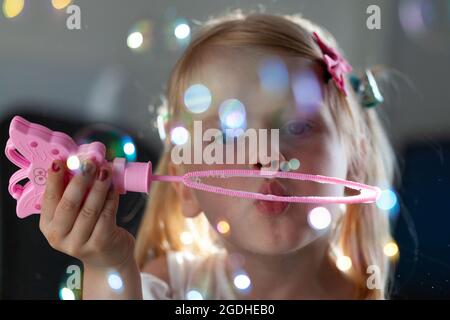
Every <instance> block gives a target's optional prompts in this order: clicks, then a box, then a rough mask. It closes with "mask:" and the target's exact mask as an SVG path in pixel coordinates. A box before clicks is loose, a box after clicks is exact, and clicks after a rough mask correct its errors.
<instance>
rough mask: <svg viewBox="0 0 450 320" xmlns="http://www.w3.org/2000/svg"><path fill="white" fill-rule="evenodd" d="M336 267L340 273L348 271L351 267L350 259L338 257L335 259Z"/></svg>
mask: <svg viewBox="0 0 450 320" xmlns="http://www.w3.org/2000/svg"><path fill="white" fill-rule="evenodd" d="M336 267H337V268H338V269H339V270H341V271H344V272H345V271H348V270H350V268H351V267H352V259H350V257H347V256H339V257H338V258H337V259H336Z"/></svg>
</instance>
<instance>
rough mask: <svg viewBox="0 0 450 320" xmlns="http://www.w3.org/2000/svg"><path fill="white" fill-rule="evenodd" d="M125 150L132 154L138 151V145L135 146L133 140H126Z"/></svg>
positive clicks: (126, 152)
mask: <svg viewBox="0 0 450 320" xmlns="http://www.w3.org/2000/svg"><path fill="white" fill-rule="evenodd" d="M123 152H125V154H127V155H132V154H134V153H135V152H136V147H135V146H134V144H133V142H126V143H125V144H124V145H123Z"/></svg>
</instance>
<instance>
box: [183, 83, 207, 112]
mask: <svg viewBox="0 0 450 320" xmlns="http://www.w3.org/2000/svg"><path fill="white" fill-rule="evenodd" d="M211 101H212V96H211V92H210V91H209V89H208V87H206V86H204V85H202V84H194V85H192V86H190V87H189V88H188V89H187V90H186V92H185V93H184V104H185V106H186V108H188V110H189V111H191V112H193V113H202V112H205V111H206V110H208V108H209V107H210V105H211Z"/></svg>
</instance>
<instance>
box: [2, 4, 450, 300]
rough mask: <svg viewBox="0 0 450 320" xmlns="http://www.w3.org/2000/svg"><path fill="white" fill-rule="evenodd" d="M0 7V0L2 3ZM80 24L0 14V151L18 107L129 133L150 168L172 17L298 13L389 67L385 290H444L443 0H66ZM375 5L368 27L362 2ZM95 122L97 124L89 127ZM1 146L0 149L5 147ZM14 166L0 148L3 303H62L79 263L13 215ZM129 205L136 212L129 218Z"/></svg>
mask: <svg viewBox="0 0 450 320" xmlns="http://www.w3.org/2000/svg"><path fill="white" fill-rule="evenodd" d="M2 2H3V1H2V0H0V3H2ZM72 3H73V4H77V5H78V6H79V7H80V8H81V25H82V28H81V30H68V29H67V28H66V18H67V16H68V15H67V14H66V13H65V10H56V9H54V8H53V7H52V4H51V1H50V0H38V1H29V0H28V1H25V7H24V10H23V12H22V13H21V14H20V15H19V16H17V17H15V18H13V19H7V18H6V17H5V16H4V15H3V14H2V13H1V12H0V135H1V136H0V145H2V146H4V145H5V144H6V140H7V137H8V126H9V121H10V120H11V118H12V116H13V115H16V114H20V115H22V116H24V117H26V118H27V119H29V120H30V121H33V122H38V123H41V124H43V125H46V126H48V127H50V128H52V129H53V130H61V131H64V132H66V133H68V134H70V135H75V134H80V132H82V129H83V128H86V127H90V128H92V126H94V127H93V128H94V129H91V131H90V133H91V134H92V135H94V136H95V135H96V134H98V135H97V136H98V137H100V133H99V132H100V131H99V130H100V127H99V126H98V125H100V124H108V125H110V126H113V128H114V130H112V131H114V132H116V133H117V134H119V135H120V134H122V135H123V134H128V135H130V136H132V137H133V138H134V139H135V144H136V147H137V148H136V150H137V157H138V158H137V160H138V161H148V160H151V161H152V162H154V163H156V161H157V159H158V156H159V152H160V150H161V143H160V140H159V136H158V132H157V130H156V129H155V127H154V122H155V119H156V109H155V108H154V107H151V106H155V105H157V104H158V102H159V95H160V94H161V93H162V91H163V89H164V85H165V82H166V80H167V78H168V75H169V71H170V69H171V67H172V66H173V64H174V63H175V61H176V59H177V57H178V56H179V55H180V54H181V52H182V50H183V43H181V42H177V40H176V39H175V38H174V36H173V28H174V26H175V25H176V23H177V21H182V20H179V19H184V20H185V21H186V22H187V23H188V24H189V25H191V26H192V27H193V26H195V21H196V20H199V21H204V20H206V19H207V18H208V17H209V16H210V15H220V14H222V13H224V12H226V11H227V10H229V9H235V8H243V9H255V10H260V9H261V8H265V10H266V12H268V13H289V14H291V13H302V14H303V15H304V16H305V17H307V18H309V19H311V20H313V21H314V22H316V23H318V24H321V25H323V26H325V27H326V28H327V29H329V30H331V31H332V32H333V34H334V35H335V37H336V38H337V40H338V41H339V43H340V45H341V47H342V48H344V51H345V53H346V55H347V57H348V59H349V61H350V62H351V63H352V65H353V66H354V67H355V68H356V69H364V68H366V67H370V66H373V65H375V64H383V65H386V66H388V67H389V68H390V70H392V72H391V74H390V77H389V81H386V82H385V83H383V88H384V90H385V91H384V93H385V96H386V100H387V102H386V103H385V104H384V105H383V106H382V108H383V110H382V111H383V112H384V114H385V117H384V119H385V121H386V126H387V128H388V131H389V134H390V137H391V139H392V141H393V143H394V146H395V150H396V153H397V155H398V157H399V159H400V168H401V177H402V179H401V183H400V184H399V185H398V186H397V189H396V192H397V194H398V196H399V212H398V213H397V214H393V215H392V220H393V222H394V231H395V238H396V240H397V242H398V244H399V247H400V261H399V265H398V268H397V272H396V275H395V280H396V281H395V285H394V288H393V297H394V298H396V299H412V298H427V299H430V298H437V299H449V298H450V283H449V280H450V202H449V201H448V199H449V197H450V165H449V162H448V159H449V156H450V154H449V153H450V105H449V101H450V87H449V83H450V82H449V80H448V78H449V72H450V2H449V1H446V0H429V1H427V0H404V1H400V0H399V1H388V0H386V1H376V0H373V1H365V0H345V1H344V0H340V1H331V0H329V1H326V0H304V1H301V0H295V1H294V0H284V1H282V0H278V1H274V0H269V1H249V0H247V1H243V0H242V1H238V0H235V1H227V0H221V1H218V0H174V1H170V4H169V2H167V1H162V0H161V1H160V0H158V1H156V0H132V1H127V3H126V4H125V2H124V1H120V0H108V1H107V0H96V1H87V0H75V1H72ZM372 4H376V5H378V6H379V7H380V8H381V29H380V30H369V29H368V28H367V27H366V19H367V17H368V15H367V13H366V9H367V7H368V6H369V5H372ZM142 20H145V21H148V22H149V23H151V26H152V27H151V32H150V34H151V36H148V38H147V39H146V40H147V41H148V44H149V46H148V48H147V49H145V50H142V51H139V52H138V51H133V50H131V49H130V48H128V47H127V44H126V39H127V36H128V34H129V33H130V32H131V31H132V30H133V27H134V26H135V25H136V23H137V22H138V21H142ZM96 130H97V131H96ZM2 148H3V147H2ZM14 171H15V167H14V166H13V165H12V164H10V163H9V161H7V159H6V158H5V156H4V154H3V152H2V153H1V155H0V187H1V191H0V241H1V242H0V297H1V298H4V299H30V298H45V299H47V298H58V292H59V289H60V287H61V283H63V282H64V279H65V277H66V274H65V269H66V267H67V266H68V265H70V264H79V262H78V261H76V260H74V259H72V258H70V257H67V256H65V255H62V254H60V253H57V252H55V251H54V250H52V249H51V248H49V246H48V245H47V243H46V241H45V239H44V238H43V236H42V235H41V234H40V232H39V230H38V216H31V217H29V218H27V219H24V220H20V219H18V218H17V217H16V215H15V203H14V201H13V200H12V198H11V197H10V196H9V194H8V192H7V182H8V179H9V177H10V175H11V174H12V173H13V172H14ZM144 202H145V198H143V197H142V196H141V195H137V194H128V195H127V196H126V197H124V198H123V201H121V208H120V210H119V222H120V223H121V224H122V225H124V226H125V227H126V228H128V229H129V230H130V231H132V232H135V230H136V228H137V226H138V223H139V218H140V214H141V213H142V210H143V207H144ZM130 212H132V213H133V214H132V216H130V215H129V213H130Z"/></svg>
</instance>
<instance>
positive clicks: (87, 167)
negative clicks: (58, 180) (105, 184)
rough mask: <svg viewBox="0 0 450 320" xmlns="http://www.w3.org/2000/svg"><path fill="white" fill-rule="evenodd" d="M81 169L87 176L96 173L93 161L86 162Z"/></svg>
mask: <svg viewBox="0 0 450 320" xmlns="http://www.w3.org/2000/svg"><path fill="white" fill-rule="evenodd" d="M80 169H81V172H82V173H83V175H84V176H86V175H91V174H92V173H93V172H94V170H95V166H94V164H93V163H92V162H91V161H84V162H83V163H82V165H81V168H80Z"/></svg>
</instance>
